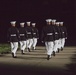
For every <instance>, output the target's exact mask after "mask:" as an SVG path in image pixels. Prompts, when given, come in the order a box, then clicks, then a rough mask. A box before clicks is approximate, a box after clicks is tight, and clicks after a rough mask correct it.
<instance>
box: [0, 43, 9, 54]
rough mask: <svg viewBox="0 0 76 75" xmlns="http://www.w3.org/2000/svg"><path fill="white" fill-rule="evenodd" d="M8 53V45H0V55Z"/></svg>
mask: <svg viewBox="0 0 76 75" xmlns="http://www.w3.org/2000/svg"><path fill="white" fill-rule="evenodd" d="M8 52H10V45H9V44H0V53H1V54H3V53H8Z"/></svg>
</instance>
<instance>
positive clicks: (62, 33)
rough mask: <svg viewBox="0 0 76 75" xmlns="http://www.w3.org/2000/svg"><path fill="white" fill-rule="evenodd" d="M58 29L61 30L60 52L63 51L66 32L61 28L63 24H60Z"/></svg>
mask: <svg viewBox="0 0 76 75" xmlns="http://www.w3.org/2000/svg"><path fill="white" fill-rule="evenodd" d="M60 29H61V50H63V48H64V45H65V38H66V37H67V30H66V28H65V27H64V26H63V22H60Z"/></svg>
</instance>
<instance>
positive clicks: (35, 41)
mask: <svg viewBox="0 0 76 75" xmlns="http://www.w3.org/2000/svg"><path fill="white" fill-rule="evenodd" d="M36 45H37V38H33V44H32V46H33V48H34V49H35V47H36Z"/></svg>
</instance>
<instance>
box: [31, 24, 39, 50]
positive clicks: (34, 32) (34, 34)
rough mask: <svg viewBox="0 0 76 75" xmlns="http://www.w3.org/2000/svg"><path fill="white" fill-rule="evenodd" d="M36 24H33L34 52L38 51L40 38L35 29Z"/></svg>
mask: <svg viewBox="0 0 76 75" xmlns="http://www.w3.org/2000/svg"><path fill="white" fill-rule="evenodd" d="M35 25H36V23H32V30H33V44H32V46H33V50H35V49H36V45H37V39H38V38H39V34H38V29H37V28H36V27H35Z"/></svg>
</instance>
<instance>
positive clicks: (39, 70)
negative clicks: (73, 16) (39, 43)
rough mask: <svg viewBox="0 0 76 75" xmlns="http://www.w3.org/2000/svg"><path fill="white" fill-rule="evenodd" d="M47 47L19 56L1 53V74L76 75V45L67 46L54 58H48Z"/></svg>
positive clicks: (19, 53) (18, 53)
mask: <svg viewBox="0 0 76 75" xmlns="http://www.w3.org/2000/svg"><path fill="white" fill-rule="evenodd" d="M46 58H47V56H46V50H45V47H37V49H36V50H35V51H31V52H30V53H29V52H26V51H25V55H21V52H20V50H19V51H18V52H17V58H12V56H11V54H10V53H9V54H3V55H0V75H76V47H65V48H64V50H63V51H60V53H56V56H55V57H54V56H53V57H52V59H50V60H47V59H46Z"/></svg>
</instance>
